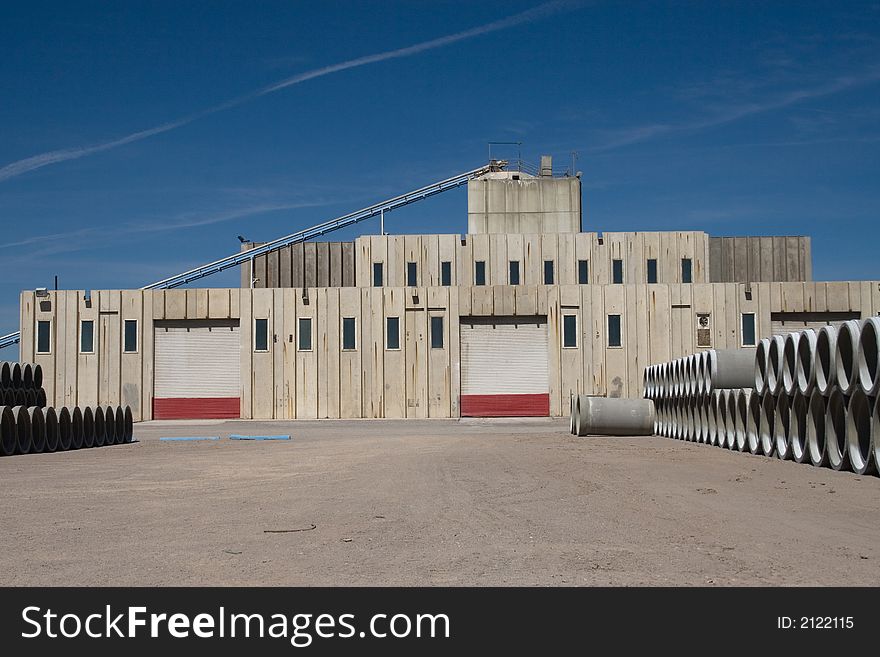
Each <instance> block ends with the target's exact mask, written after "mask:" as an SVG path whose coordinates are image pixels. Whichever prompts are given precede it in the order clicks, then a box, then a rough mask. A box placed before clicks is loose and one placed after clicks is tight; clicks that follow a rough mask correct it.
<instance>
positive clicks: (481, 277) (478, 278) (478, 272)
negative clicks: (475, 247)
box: [474, 260, 486, 285]
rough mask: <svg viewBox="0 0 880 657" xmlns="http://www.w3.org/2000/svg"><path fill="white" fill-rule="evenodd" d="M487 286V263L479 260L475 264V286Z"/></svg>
mask: <svg viewBox="0 0 880 657" xmlns="http://www.w3.org/2000/svg"><path fill="white" fill-rule="evenodd" d="M485 284H486V263H485V261H483V260H477V261H476V262H475V263H474V285H485Z"/></svg>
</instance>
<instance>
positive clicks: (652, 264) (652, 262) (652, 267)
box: [648, 258, 657, 283]
mask: <svg viewBox="0 0 880 657" xmlns="http://www.w3.org/2000/svg"><path fill="white" fill-rule="evenodd" d="M648 282H649V283H656V282H657V259H656V258H648Z"/></svg>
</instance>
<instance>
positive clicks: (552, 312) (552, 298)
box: [543, 285, 568, 416]
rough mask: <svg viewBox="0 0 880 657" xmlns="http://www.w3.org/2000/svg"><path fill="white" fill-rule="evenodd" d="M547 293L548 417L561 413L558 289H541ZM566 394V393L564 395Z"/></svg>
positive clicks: (560, 343)
mask: <svg viewBox="0 0 880 657" xmlns="http://www.w3.org/2000/svg"><path fill="white" fill-rule="evenodd" d="M543 289H545V290H546V292H547V349H548V350H549V352H550V353H549V354H548V355H547V356H548V358H547V382H548V383H549V386H550V415H551V416H558V415H561V413H562V340H561V336H562V326H561V323H562V317H561V316H560V312H561V309H560V307H559V287H558V286H556V285H553V286H550V287H546V288H543ZM567 394H568V393H567V392H566V395H567Z"/></svg>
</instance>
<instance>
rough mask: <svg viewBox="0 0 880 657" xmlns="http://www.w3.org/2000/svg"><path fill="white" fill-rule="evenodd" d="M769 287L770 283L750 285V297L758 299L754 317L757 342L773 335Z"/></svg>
mask: <svg viewBox="0 0 880 657" xmlns="http://www.w3.org/2000/svg"><path fill="white" fill-rule="evenodd" d="M762 267H763V265H762ZM771 285H772V284H771V283H757V284H753V285H752V296H756V297H757V298H758V308H759V314H758V315H757V317H755V328H756V331H757V334H758V339H759V340H760V339H762V338H769V337H770V336H771V335H773V325H772V323H771V319H770V309H771V307H772V300H771V298H770V296H771V295H770V287H771Z"/></svg>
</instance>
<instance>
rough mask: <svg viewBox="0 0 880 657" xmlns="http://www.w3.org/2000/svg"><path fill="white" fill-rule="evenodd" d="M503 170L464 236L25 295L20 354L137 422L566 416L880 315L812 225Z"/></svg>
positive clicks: (54, 391) (480, 189) (472, 201)
mask: <svg viewBox="0 0 880 657" xmlns="http://www.w3.org/2000/svg"><path fill="white" fill-rule="evenodd" d="M551 169H552V167H551ZM542 170H543V171H544V172H545V174H546V173H547V168H545V167H542ZM503 173H505V175H504V176H499V175H497V174H495V173H492V174H489V176H488V177H487V178H486V179H485V180H477V181H473V183H472V184H471V185H469V188H468V192H469V194H468V197H469V198H468V226H469V231H470V232H469V233H468V234H465V235H402V236H390V235H386V236H379V235H372V236H371V235H364V236H361V237H359V238H357V239H356V240H355V241H354V242H348V243H345V242H321V243H304V244H298V245H295V246H292V247H285V248H284V249H280V250H278V251H274V252H272V253H270V254H268V255H267V256H261V257H258V258H255V259H254V260H253V262H252V264H251V265H247V266H244V267H242V269H243V271H242V286H241V287H240V288H232V289H172V290H101V291H92V292H91V293H85V292H84V291H82V290H68V291H58V292H51V291H50V292H48V293H46V294H45V296H36V294H35V293H34V292H32V291H25V292H23V293H22V297H21V331H22V333H21V356H22V358H23V359H24V360H28V361H35V362H38V363H40V364H41V365H42V366H43V370H44V378H45V383H44V386H45V388H46V391H47V395H48V396H49V400H50V403H54V405H56V406H61V405H74V404H79V405H85V404H88V405H93V404H98V403H100V404H128V405H130V406H131V407H132V409H133V411H134V415H135V417H136V418H137V419H151V418H179V417H243V418H338V417H342V418H361V417H363V418H381V417H386V418H409V417H414V418H426V417H459V416H465V415H562V414H565V413H567V411H568V408H567V405H568V398H569V394H570V393H572V392H575V393H583V394H591V395H607V396H628V397H635V396H639V395H640V393H641V390H640V386H641V374H642V370H643V368H644V367H645V366H646V365H648V364H651V363H656V362H661V361H666V360H668V359H670V358H675V357H677V356H681V355H684V354H687V353H693V352H694V351H696V350H700V349H704V348H711V347H715V348H726V347H739V346H748V345H753V344H755V343H756V342H757V341H758V340H759V339H760V338H761V337H764V336H768V335H771V334H773V333H777V332H780V331H785V330H792V329H793V328H801V327H803V326H812V325H821V324H825V323H833V322H839V321H843V320H845V319H850V318H857V317H861V316H865V315H868V314H873V313H876V312H877V311H878V309H880V285H878V283H877V282H873V281H870V282H869V281H861V282H813V281H812V280H810V278H811V271H812V267H811V263H810V244H809V239H808V238H803V237H780V238H712V237H709V236H708V235H707V234H706V233H703V232H644V233H612V232H606V233H601V234H600V233H596V232H580V228H581V217H580V213H581V204H580V179H579V178H578V177H553V176H552V175H549V174H547V175H538V176H529V177H528V178H524V177H521V179H520V180H516V179H515V178H514V177H513V176H514V174H515V172H503ZM523 175H524V174H523ZM538 229H540V232H538ZM523 231H524V232H523ZM719 239H721V240H722V241H720V242H719V241H717V240H719ZM724 240H730V241H727V242H725V241H724ZM716 245H717V246H716ZM768 278H769V280H767V279H768Z"/></svg>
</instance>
